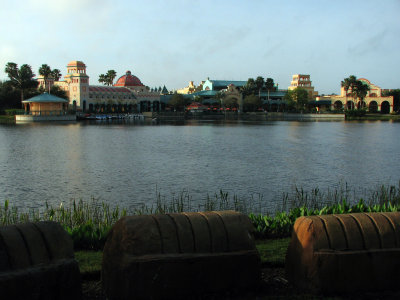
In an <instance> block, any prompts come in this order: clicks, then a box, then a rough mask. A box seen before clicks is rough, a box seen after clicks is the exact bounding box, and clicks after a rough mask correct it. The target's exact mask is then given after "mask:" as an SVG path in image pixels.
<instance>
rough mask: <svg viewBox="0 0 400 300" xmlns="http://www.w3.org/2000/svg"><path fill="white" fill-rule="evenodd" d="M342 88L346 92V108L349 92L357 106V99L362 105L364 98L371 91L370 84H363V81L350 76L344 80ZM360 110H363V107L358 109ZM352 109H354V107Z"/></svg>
mask: <svg viewBox="0 0 400 300" xmlns="http://www.w3.org/2000/svg"><path fill="white" fill-rule="evenodd" d="M341 86H342V87H343V89H344V90H345V92H346V107H347V95H348V91H350V94H351V96H352V98H353V102H354V104H356V103H357V99H360V101H361V103H362V101H363V100H364V98H365V97H366V96H367V94H368V91H369V90H370V87H369V85H368V84H366V83H364V82H362V81H361V80H358V79H357V77H356V76H354V75H350V76H349V77H348V78H345V79H343V81H342V82H341ZM360 108H362V107H361V105H360V106H359V107H358V109H360ZM352 109H354V107H353V106H352Z"/></svg>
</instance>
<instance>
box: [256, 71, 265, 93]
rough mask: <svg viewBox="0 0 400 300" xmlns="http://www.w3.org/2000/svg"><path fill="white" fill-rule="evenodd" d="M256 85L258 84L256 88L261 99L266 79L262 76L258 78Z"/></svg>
mask: <svg viewBox="0 0 400 300" xmlns="http://www.w3.org/2000/svg"><path fill="white" fill-rule="evenodd" d="M254 83H255V84H256V87H257V91H258V96H259V97H260V95H261V90H262V89H263V88H264V78H263V77H261V76H258V77H257V78H256V80H255V82H254Z"/></svg>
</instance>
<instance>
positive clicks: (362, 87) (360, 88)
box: [354, 80, 370, 109]
mask: <svg viewBox="0 0 400 300" xmlns="http://www.w3.org/2000/svg"><path fill="white" fill-rule="evenodd" d="M354 88H355V95H356V100H357V99H360V105H359V106H358V109H362V108H363V106H362V103H363V101H364V98H365V97H366V96H367V94H368V92H369V90H370V87H369V85H368V84H366V83H365V82H362V81H361V80H357V82H356V85H355V86H354Z"/></svg>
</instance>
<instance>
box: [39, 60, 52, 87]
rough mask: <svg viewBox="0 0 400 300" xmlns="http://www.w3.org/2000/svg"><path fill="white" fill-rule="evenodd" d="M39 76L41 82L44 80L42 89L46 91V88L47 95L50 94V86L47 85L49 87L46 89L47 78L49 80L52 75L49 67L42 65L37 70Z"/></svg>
mask: <svg viewBox="0 0 400 300" xmlns="http://www.w3.org/2000/svg"><path fill="white" fill-rule="evenodd" d="M39 75H42V76H43V80H44V89H45V90H46V88H48V89H49V93H50V88H51V85H50V84H49V86H48V87H47V78H49V77H50V76H51V75H52V71H51V68H50V66H49V65H47V64H43V65H42V66H41V67H40V68H39Z"/></svg>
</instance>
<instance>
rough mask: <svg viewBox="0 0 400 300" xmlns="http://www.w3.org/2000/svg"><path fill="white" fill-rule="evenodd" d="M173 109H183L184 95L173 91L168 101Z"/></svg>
mask: <svg viewBox="0 0 400 300" xmlns="http://www.w3.org/2000/svg"><path fill="white" fill-rule="evenodd" d="M168 104H169V105H171V106H172V107H173V108H174V109H175V110H180V109H182V110H185V109H184V108H185V97H184V96H183V95H182V94H178V93H177V92H175V93H174V94H173V95H172V97H171V99H170V100H169V102H168Z"/></svg>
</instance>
